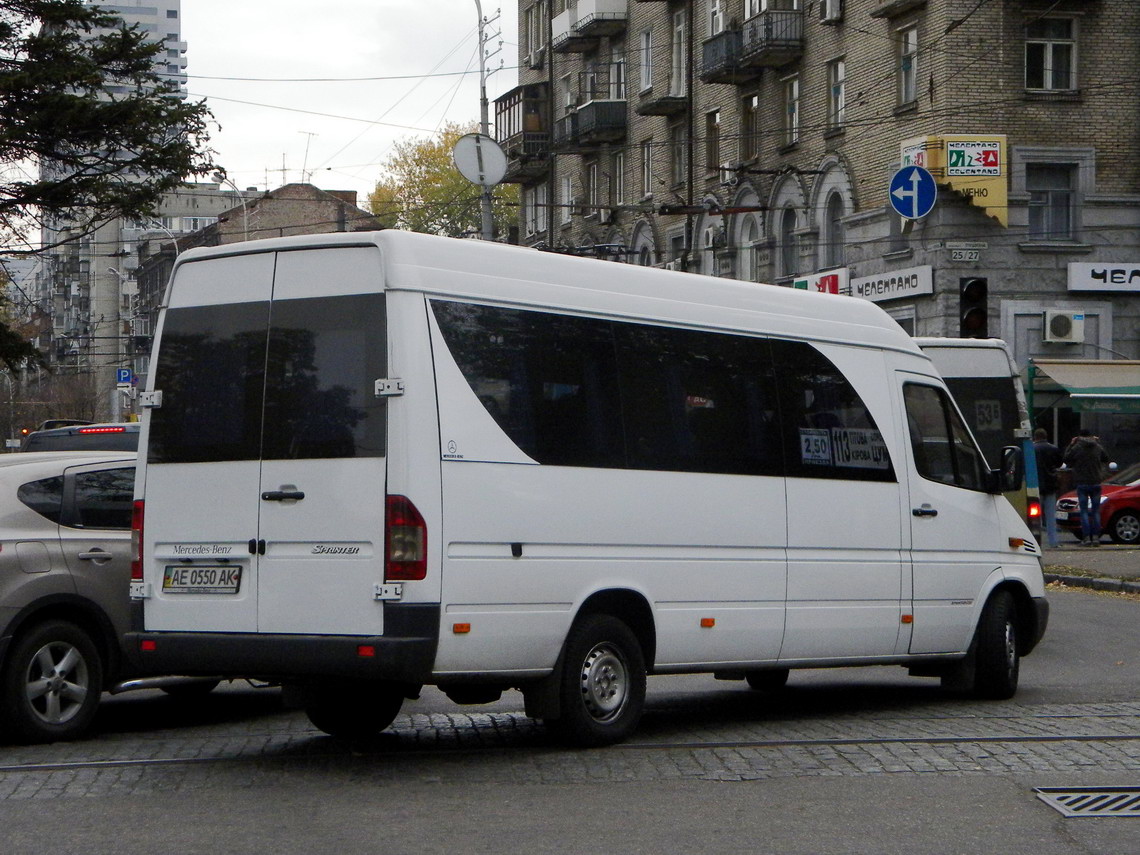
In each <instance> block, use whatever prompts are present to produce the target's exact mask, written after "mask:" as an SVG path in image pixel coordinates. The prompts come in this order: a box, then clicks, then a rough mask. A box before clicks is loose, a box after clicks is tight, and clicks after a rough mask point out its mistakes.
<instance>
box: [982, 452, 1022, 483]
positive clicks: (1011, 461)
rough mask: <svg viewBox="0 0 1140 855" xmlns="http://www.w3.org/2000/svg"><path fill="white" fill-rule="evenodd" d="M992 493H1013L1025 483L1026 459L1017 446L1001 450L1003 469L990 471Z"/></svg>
mask: <svg viewBox="0 0 1140 855" xmlns="http://www.w3.org/2000/svg"><path fill="white" fill-rule="evenodd" d="M989 482H990V492H991V493H1012V492H1014V491H1015V490H1020V489H1021V485H1022V484H1024V483H1025V458H1024V457H1023V456H1022V453H1021V449H1020V448H1018V447H1017V446H1016V445H1007V446H1006V447H1005V448H1003V449H1002V450H1001V467H1000V468H998V469H991V470H990V479H989Z"/></svg>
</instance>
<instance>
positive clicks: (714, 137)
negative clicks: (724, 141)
mask: <svg viewBox="0 0 1140 855" xmlns="http://www.w3.org/2000/svg"><path fill="white" fill-rule="evenodd" d="M719 166H720V110H713V111H712V112H711V113H706V114H705V169H708V170H713V169H717V168H718V167H719Z"/></svg>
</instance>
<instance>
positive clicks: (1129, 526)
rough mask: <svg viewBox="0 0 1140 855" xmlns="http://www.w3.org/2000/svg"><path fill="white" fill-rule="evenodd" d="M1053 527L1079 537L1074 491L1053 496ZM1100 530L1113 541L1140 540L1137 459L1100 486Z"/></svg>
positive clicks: (1139, 489) (1078, 511)
mask: <svg viewBox="0 0 1140 855" xmlns="http://www.w3.org/2000/svg"><path fill="white" fill-rule="evenodd" d="M1057 527H1058V528H1063V529H1065V530H1066V531H1070V532H1072V533H1073V534H1074V535H1076V537H1077V539H1078V540H1080V537H1081V512H1080V508H1078V506H1077V493H1076V491H1075V490H1074V491H1072V492H1070V493H1065V495H1063V496H1061V497H1060V498H1059V499H1057ZM1100 530H1101V531H1102V532H1103V533H1104V534H1107V535H1108V536H1109V537H1111V538H1112V540H1113V542H1114V543H1127V544H1131V545H1135V544H1137V543H1140V463H1134V464H1132V465H1131V466H1129V467H1127V468H1125V469H1121V470H1120V471H1119V472H1117V473H1116V474H1115V475H1113V476H1112V477H1111V478H1109V479H1108V480H1106V481H1105V482H1104V483H1103V484H1102V485H1101V488H1100Z"/></svg>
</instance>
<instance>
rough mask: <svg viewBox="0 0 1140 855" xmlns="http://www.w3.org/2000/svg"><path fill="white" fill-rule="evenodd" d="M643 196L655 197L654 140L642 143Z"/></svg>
mask: <svg viewBox="0 0 1140 855" xmlns="http://www.w3.org/2000/svg"><path fill="white" fill-rule="evenodd" d="M640 166H641V195H642V197H643V198H648V197H649V196H652V195H653V140H652V139H648V140H642V142H641V164H640Z"/></svg>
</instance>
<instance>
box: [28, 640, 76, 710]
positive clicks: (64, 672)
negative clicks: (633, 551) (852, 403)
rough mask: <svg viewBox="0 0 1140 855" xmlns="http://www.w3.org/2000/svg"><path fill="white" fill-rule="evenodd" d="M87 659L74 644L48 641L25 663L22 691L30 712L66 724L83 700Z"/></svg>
mask: <svg viewBox="0 0 1140 855" xmlns="http://www.w3.org/2000/svg"><path fill="white" fill-rule="evenodd" d="M89 687H90V676H89V675H88V672H87V660H86V659H84V658H83V654H82V653H80V652H79V649H78V648H76V647H75V646H74V645H71V644H68V643H67V642H65V641H52V642H49V643H48V644H45V645H44V646H43V647H41V648H40V649H39V650H37V651H36V655H35V656H33V657H32V660H31V662H30V663H29V664H28V674H27V682H26V684H25V686H24V693H25V696H26V697H27V699H28V707H29V708H30V709H31V711H32V714H33V715H35V716H36V718H38V719H39V720H40V721H41V722H43V723H44V724H66V723H67V722H69V721H71V719H73V718H75V716H77V715H79V711H80V710H81V709H82V708H83V703H84V701H86V700H87V693H88V690H89Z"/></svg>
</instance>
